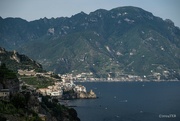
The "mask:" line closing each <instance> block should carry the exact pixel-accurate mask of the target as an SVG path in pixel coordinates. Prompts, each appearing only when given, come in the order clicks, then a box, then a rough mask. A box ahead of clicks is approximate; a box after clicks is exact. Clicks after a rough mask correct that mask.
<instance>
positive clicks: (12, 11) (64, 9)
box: [0, 0, 180, 27]
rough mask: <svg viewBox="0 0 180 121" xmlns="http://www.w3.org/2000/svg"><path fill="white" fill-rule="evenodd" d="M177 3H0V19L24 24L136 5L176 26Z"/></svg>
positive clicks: (1, 0) (85, 0) (130, 0)
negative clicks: (18, 18) (20, 19)
mask: <svg viewBox="0 0 180 121" xmlns="http://www.w3.org/2000/svg"><path fill="white" fill-rule="evenodd" d="M179 5H180V0H0V16H1V17H3V18H7V17H20V18H23V19H26V20H28V21H32V20H36V19H39V18H44V17H47V18H51V17H54V18H56V17H62V16H63V17H66V16H67V17H70V16H72V15H74V14H76V13H79V12H81V11H83V12H85V13H87V14H88V13H89V12H92V11H95V10H97V9H100V8H101V9H107V10H110V9H112V8H116V7H121V6H136V7H140V8H143V9H144V10H147V11H149V12H152V13H153V14H154V15H155V16H159V17H161V18H163V19H167V18H168V19H171V20H172V21H173V22H174V23H175V25H176V26H179V27H180V16H179V11H180V7H179Z"/></svg>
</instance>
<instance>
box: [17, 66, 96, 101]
mask: <svg viewBox="0 0 180 121" xmlns="http://www.w3.org/2000/svg"><path fill="white" fill-rule="evenodd" d="M18 74H19V75H20V77H19V80H20V81H21V84H20V85H21V86H20V87H22V86H27V87H28V88H31V89H33V90H36V91H37V92H38V93H40V94H42V95H43V96H51V97H54V98H59V99H84V98H85V99H88V98H97V96H96V94H95V93H94V92H93V90H90V91H89V92H88V91H87V90H86V87H85V86H83V85H76V84H75V83H74V82H73V79H72V78H71V77H70V76H67V75H63V76H60V75H58V77H59V78H54V77H53V76H52V75H53V72H43V73H38V72H36V71H35V70H18ZM22 76H26V77H25V78H27V77H36V76H41V77H46V78H51V79H52V80H53V81H54V84H53V85H49V86H47V87H46V88H38V89H36V88H34V87H33V86H32V85H28V84H26V83H25V82H24V81H23V77H22Z"/></svg>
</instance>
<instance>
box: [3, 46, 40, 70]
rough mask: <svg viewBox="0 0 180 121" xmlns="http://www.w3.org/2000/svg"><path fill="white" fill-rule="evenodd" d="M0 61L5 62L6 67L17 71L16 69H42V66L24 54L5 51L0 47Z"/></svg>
mask: <svg viewBox="0 0 180 121" xmlns="http://www.w3.org/2000/svg"><path fill="white" fill-rule="evenodd" d="M0 63H2V64H6V66H7V68H9V69H11V70H13V71H14V72H17V70H18V69H35V70H36V71H42V66H41V65H40V64H39V63H37V62H36V61H34V60H32V59H30V58H29V57H27V56H26V55H21V54H19V53H18V52H16V51H6V50H5V49H4V48H1V47H0Z"/></svg>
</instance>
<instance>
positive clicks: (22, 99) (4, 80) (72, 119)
mask: <svg viewBox="0 0 180 121" xmlns="http://www.w3.org/2000/svg"><path fill="white" fill-rule="evenodd" d="M19 87H20V85H19V80H18V78H17V76H16V73H14V72H13V71H11V70H9V69H8V68H7V67H6V64H4V63H3V64H1V65H0V121H7V120H9V121H80V119H79V118H78V117H77V113H76V111H75V110H74V109H72V108H68V107H66V106H64V105H61V104H59V103H58V101H57V100H55V99H51V98H50V97H44V96H42V95H39V94H38V93H36V92H34V91H32V90H29V89H24V90H23V91H22V90H21V92H20V91H19Z"/></svg>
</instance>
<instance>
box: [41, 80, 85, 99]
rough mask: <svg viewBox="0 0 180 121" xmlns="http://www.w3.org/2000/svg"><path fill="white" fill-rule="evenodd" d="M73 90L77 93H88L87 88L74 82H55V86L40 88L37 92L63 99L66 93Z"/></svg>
mask: <svg viewBox="0 0 180 121" xmlns="http://www.w3.org/2000/svg"><path fill="white" fill-rule="evenodd" d="M70 90H73V91H74V92H75V93H80V92H84V93H86V87H84V86H82V85H76V84H74V83H73V81H62V82H55V83H54V85H52V86H48V87H47V88H40V89H38V90H37V91H38V92H39V93H41V94H42V95H44V96H45V95H48V96H51V97H62V96H63V92H64V91H70Z"/></svg>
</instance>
